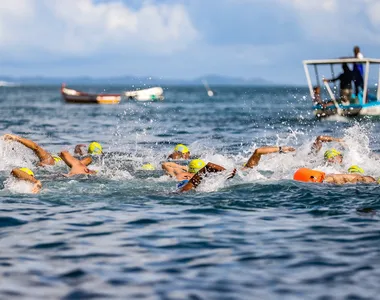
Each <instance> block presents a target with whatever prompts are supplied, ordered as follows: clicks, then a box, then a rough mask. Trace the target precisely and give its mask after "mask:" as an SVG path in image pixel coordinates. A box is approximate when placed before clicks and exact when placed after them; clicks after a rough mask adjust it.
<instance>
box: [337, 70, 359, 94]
mask: <svg viewBox="0 0 380 300" xmlns="http://www.w3.org/2000/svg"><path fill="white" fill-rule="evenodd" d="M337 80H339V81H340V89H341V90H346V89H348V90H351V89H352V81H353V80H354V74H353V73H352V71H346V72H343V73H342V74H340V75H339V76H338V77H336V78H333V79H331V81H337Z"/></svg>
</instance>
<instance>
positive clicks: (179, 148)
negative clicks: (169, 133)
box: [174, 144, 190, 153]
mask: <svg viewBox="0 0 380 300" xmlns="http://www.w3.org/2000/svg"><path fill="white" fill-rule="evenodd" d="M174 152H181V153H188V152H190V151H189V148H187V147H186V146H185V145H184V144H177V145H176V146H175V147H174Z"/></svg>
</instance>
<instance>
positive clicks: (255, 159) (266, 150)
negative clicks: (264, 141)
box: [243, 146, 296, 170]
mask: <svg viewBox="0 0 380 300" xmlns="http://www.w3.org/2000/svg"><path fill="white" fill-rule="evenodd" d="M294 151H296V149H294V148H293V147H288V146H279V147H278V146H269V147H260V148H257V149H256V150H255V151H254V152H253V154H252V155H251V157H250V158H249V159H248V161H247V162H246V163H245V165H244V168H243V170H244V169H247V168H253V167H256V166H257V165H258V164H259V162H260V159H261V155H266V154H270V153H287V152H294Z"/></svg>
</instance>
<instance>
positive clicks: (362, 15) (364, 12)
mask: <svg viewBox="0 0 380 300" xmlns="http://www.w3.org/2000/svg"><path fill="white" fill-rule="evenodd" d="M280 1H281V2H282V3H283V4H284V5H291V6H292V7H293V9H294V12H295V15H296V16H297V18H298V19H299V22H300V26H301V28H302V29H303V31H304V36H305V38H306V39H307V40H312V41H315V42H316V41H318V40H319V41H321V43H324V42H330V43H331V42H334V43H339V42H340V43H347V42H350V41H351V42H352V43H354V44H356V43H361V42H364V43H374V44H379V43H380V36H379V34H380V31H379V29H378V27H377V28H376V27H375V26H378V25H379V24H380V3H379V2H378V0H307V1H304V0H280ZM369 24H370V25H372V26H374V27H372V28H369V27H368V25H369ZM332 45H333V44H332Z"/></svg>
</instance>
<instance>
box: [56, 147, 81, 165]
mask: <svg viewBox="0 0 380 300" xmlns="http://www.w3.org/2000/svg"><path fill="white" fill-rule="evenodd" d="M59 157H60V158H62V160H63V161H64V162H65V163H66V165H67V166H68V167H69V168H72V167H73V166H74V165H77V164H79V163H80V160H79V159H77V158H75V157H74V156H72V155H71V154H70V153H69V151H62V152H61V153H59Z"/></svg>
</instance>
